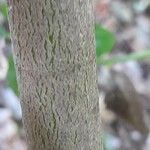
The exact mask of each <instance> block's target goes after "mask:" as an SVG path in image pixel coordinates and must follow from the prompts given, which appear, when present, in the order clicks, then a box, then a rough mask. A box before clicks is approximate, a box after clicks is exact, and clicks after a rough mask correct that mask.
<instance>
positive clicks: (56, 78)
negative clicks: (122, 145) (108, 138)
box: [8, 0, 101, 150]
mask: <svg viewBox="0 0 150 150" xmlns="http://www.w3.org/2000/svg"><path fill="white" fill-rule="evenodd" d="M8 6H9V22H10V30H11V38H12V43H13V53H14V60H15V66H16V71H17V76H18V83H19V89H20V97H21V105H22V110H23V123H24V128H25V131H26V137H27V142H28V145H29V149H31V150H100V145H101V144H100V128H99V127H100V121H99V108H98V106H99V105H98V92H97V85H96V64H95V50H94V48H95V47H94V36H93V27H94V26H93V15H92V1H91V0H85V1H83V0H66V1H64V0H8Z"/></svg>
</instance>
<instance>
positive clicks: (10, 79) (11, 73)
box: [7, 55, 19, 95]
mask: <svg viewBox="0 0 150 150" xmlns="http://www.w3.org/2000/svg"><path fill="white" fill-rule="evenodd" d="M8 63H9V69H8V73H7V84H8V86H9V87H11V88H12V89H13V91H14V92H15V93H16V94H17V95H18V93H19V92H18V85H17V80H16V72H15V67H14V61H13V57H12V55H11V56H10V57H9V58H8Z"/></svg>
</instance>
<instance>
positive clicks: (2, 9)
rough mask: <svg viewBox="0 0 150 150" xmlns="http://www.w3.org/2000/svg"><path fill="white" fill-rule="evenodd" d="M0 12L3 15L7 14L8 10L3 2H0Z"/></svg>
mask: <svg viewBox="0 0 150 150" xmlns="http://www.w3.org/2000/svg"><path fill="white" fill-rule="evenodd" d="M0 12H1V14H2V15H3V16H4V17H7V15H8V13H7V12H8V10H7V5H6V3H4V2H0Z"/></svg>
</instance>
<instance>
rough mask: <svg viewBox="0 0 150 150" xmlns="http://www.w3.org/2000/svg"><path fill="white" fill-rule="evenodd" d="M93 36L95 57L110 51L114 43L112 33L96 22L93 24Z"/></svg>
mask: <svg viewBox="0 0 150 150" xmlns="http://www.w3.org/2000/svg"><path fill="white" fill-rule="evenodd" d="M95 38H96V56H97V58H98V57H99V56H101V55H102V54H106V53H108V52H110V51H111V50H112V48H113V46H114V44H115V36H114V34H113V33H111V32H109V31H108V30H106V29H104V28H103V27H101V26H100V25H98V24H96V25H95Z"/></svg>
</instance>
